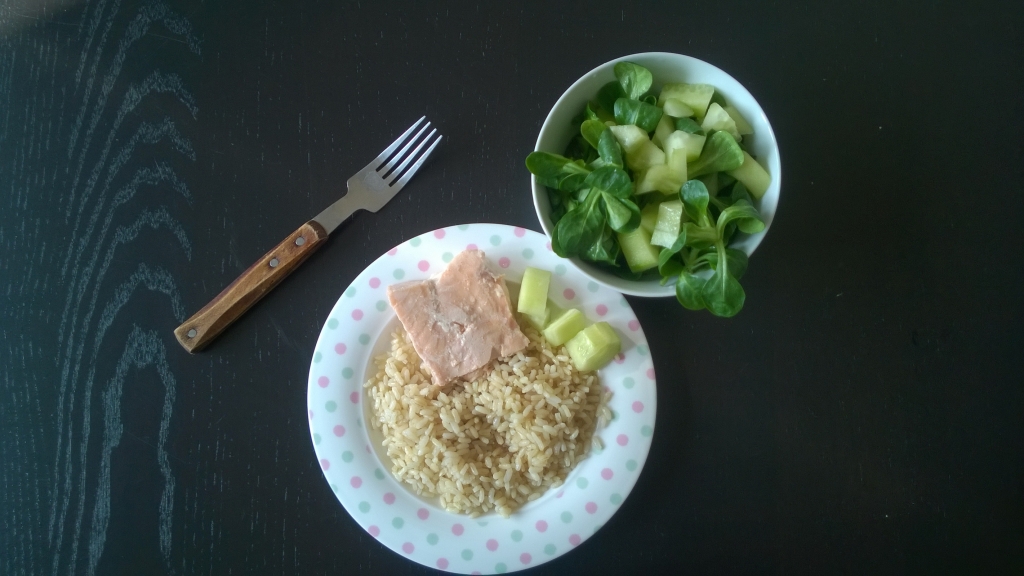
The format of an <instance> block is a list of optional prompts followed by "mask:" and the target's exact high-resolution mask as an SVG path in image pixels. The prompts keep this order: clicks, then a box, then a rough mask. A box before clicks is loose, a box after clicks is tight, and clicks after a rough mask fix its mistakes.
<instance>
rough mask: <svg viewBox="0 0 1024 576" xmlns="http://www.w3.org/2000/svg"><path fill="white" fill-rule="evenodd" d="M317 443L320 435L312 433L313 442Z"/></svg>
mask: <svg viewBox="0 0 1024 576" xmlns="http://www.w3.org/2000/svg"><path fill="white" fill-rule="evenodd" d="M319 443H320V435H319V434H313V444H319Z"/></svg>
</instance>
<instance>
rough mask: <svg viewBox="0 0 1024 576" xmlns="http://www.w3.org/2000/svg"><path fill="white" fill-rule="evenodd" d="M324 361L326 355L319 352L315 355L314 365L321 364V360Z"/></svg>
mask: <svg viewBox="0 0 1024 576" xmlns="http://www.w3.org/2000/svg"><path fill="white" fill-rule="evenodd" d="M323 359H324V355H323V354H321V353H319V352H317V353H315V354H313V363H314V364H317V363H319V362H320V361H321V360H323Z"/></svg>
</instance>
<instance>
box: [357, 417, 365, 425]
mask: <svg viewBox="0 0 1024 576" xmlns="http://www.w3.org/2000/svg"><path fill="white" fill-rule="evenodd" d="M362 425H363V419H362V418H356V426H362Z"/></svg>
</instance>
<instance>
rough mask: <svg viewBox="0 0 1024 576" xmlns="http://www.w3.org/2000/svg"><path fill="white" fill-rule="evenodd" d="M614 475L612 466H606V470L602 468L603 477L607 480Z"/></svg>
mask: <svg viewBox="0 0 1024 576" xmlns="http://www.w3.org/2000/svg"><path fill="white" fill-rule="evenodd" d="M612 476H614V474H613V473H612V469H611V468H605V469H604V470H601V478H604V479H605V480H611V479H612Z"/></svg>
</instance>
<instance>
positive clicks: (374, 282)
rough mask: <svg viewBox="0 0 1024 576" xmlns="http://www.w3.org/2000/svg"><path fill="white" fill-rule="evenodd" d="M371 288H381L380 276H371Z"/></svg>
mask: <svg viewBox="0 0 1024 576" xmlns="http://www.w3.org/2000/svg"><path fill="white" fill-rule="evenodd" d="M370 288H373V289H374V290H376V289H377V288H380V278H377V277H376V276H374V277H373V278H370Z"/></svg>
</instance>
